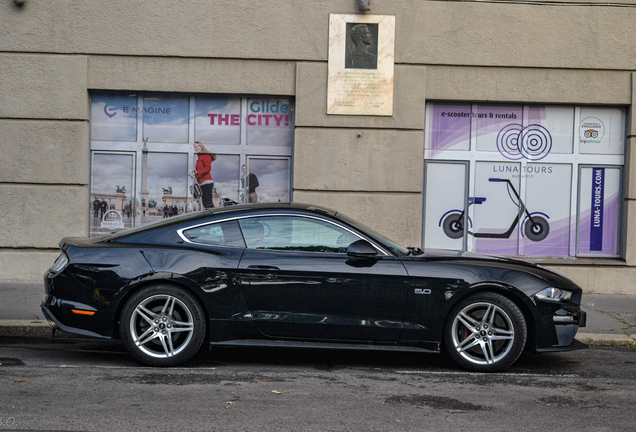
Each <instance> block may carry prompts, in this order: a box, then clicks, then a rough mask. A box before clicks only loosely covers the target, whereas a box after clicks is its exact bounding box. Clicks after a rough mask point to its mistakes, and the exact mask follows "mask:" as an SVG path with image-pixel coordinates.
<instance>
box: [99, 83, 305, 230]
mask: <svg viewBox="0 0 636 432" xmlns="http://www.w3.org/2000/svg"><path fill="white" fill-rule="evenodd" d="M90 137H91V142H90V147H91V155H92V157H91V172H92V176H91V203H90V206H89V207H90V218H91V224H90V232H89V235H99V234H103V233H106V232H113V231H117V230H121V229H125V228H128V227H133V226H138V225H143V224H146V223H150V222H153V221H155V220H158V219H161V218H166V217H172V216H174V215H177V214H182V213H187V212H191V211H199V210H201V209H203V208H204V207H207V208H210V207H219V206H226V205H236V204H238V203H247V202H289V201H291V190H292V189H291V166H292V143H293V137H294V107H293V100H291V99H289V98H279V97H259V98H248V97H240V96H223V95H200V94H199V95H187V94H173V93H140V92H135V93H131V92H107V91H96V92H93V93H92V94H91V119H90ZM196 142H200V143H201V145H197V146H196V147H195V143H196ZM195 148H198V149H199V151H196V150H195ZM204 154H205V156H204ZM200 159H203V160H204V162H202V163H201V164H199V163H198V162H199V160H200ZM202 165H204V166H202ZM250 174H251V175H250ZM249 179H253V180H252V182H251V184H249ZM124 189H125V192H123V191H124ZM250 195H251V198H250ZM102 197H105V198H107V201H108V203H107V205H108V209H109V210H110V209H111V207H112V210H116V211H117V212H119V213H118V217H117V220H116V221H110V222H109V223H107V224H105V225H103V222H104V220H103V216H104V214H103V212H102V211H101V198H102ZM95 198H100V209H99V211H98V212H97V217H95V212H94V210H93V204H94V200H95ZM110 216H112V217H114V216H115V214H114V213H111V215H110ZM120 219H121V220H120ZM102 225H103V226H102Z"/></svg>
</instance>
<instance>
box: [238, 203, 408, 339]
mask: <svg viewBox="0 0 636 432" xmlns="http://www.w3.org/2000/svg"><path fill="white" fill-rule="evenodd" d="M239 225H240V227H241V230H242V232H243V236H244V238H245V242H246V245H247V249H246V250H245V253H244V254H243V257H242V258H241V261H240V263H239V275H240V276H239V277H240V284H241V287H242V290H243V293H244V297H245V300H246V302H247V305H248V307H249V309H250V311H251V314H252V317H253V319H254V322H255V324H256V326H257V327H258V329H259V330H260V331H261V332H262V333H263V334H265V335H268V336H272V337H286V338H301V339H326V340H350V341H379V342H392V341H396V340H397V339H398V336H399V334H400V330H401V328H402V317H403V314H404V308H405V302H406V277H407V273H406V270H405V268H404V266H403V265H402V263H401V262H399V261H398V260H396V259H395V258H394V257H393V256H391V255H389V254H388V253H386V252H382V251H379V253H378V256H377V257H373V258H355V257H350V256H347V253H346V252H347V247H348V245H349V244H351V243H353V242H355V241H358V240H360V239H361V236H360V235H359V234H357V233H355V232H354V231H353V230H351V229H349V228H348V227H346V226H343V225H340V224H338V223H336V222H335V221H331V220H328V219H322V218H319V217H314V216H299V215H272V216H263V217H253V218H245V219H241V220H239Z"/></svg>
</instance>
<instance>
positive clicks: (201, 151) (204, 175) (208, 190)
mask: <svg viewBox="0 0 636 432" xmlns="http://www.w3.org/2000/svg"><path fill="white" fill-rule="evenodd" d="M194 151H195V152H196V154H197V164H196V166H195V170H194V171H195V172H194V174H195V176H196V180H197V183H198V184H199V186H201V201H202V203H203V207H204V208H206V209H207V208H212V207H214V202H213V200H212V190H213V189H214V181H213V180H212V175H211V174H210V170H211V169H212V162H213V161H215V160H216V155H215V154H214V153H211V152H209V151H208V149H206V148H205V146H204V145H203V144H201V143H200V142H199V141H196V142H195V143H194Z"/></svg>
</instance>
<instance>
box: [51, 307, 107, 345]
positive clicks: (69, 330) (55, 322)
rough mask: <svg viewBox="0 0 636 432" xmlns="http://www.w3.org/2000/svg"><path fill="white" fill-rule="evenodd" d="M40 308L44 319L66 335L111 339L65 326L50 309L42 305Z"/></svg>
mask: <svg viewBox="0 0 636 432" xmlns="http://www.w3.org/2000/svg"><path fill="white" fill-rule="evenodd" d="M40 308H41V309H42V313H43V314H44V317H45V318H46V320H47V321H48V322H49V324H51V326H53V327H54V328H58V329H60V330H62V331H64V332H66V333H71V334H77V335H82V336H88V337H93V338H99V339H110V337H108V336H102V335H100V334H98V333H95V332H92V331H88V330H84V329H80V328H76V327H70V326H67V325H64V324H62V323H61V322H60V320H58V319H57V318H55V315H53V313H52V312H51V311H50V310H49V308H48V307H46V306H44V305H41V306H40Z"/></svg>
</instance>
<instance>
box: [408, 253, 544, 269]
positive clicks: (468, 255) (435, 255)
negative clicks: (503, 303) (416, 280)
mask: <svg viewBox="0 0 636 432" xmlns="http://www.w3.org/2000/svg"><path fill="white" fill-rule="evenodd" d="M453 257H457V258H467V259H475V260H486V261H498V262H509V263H515V264H521V265H524V266H530V267H539V266H538V265H537V264H534V263H530V262H527V261H522V260H520V259H515V258H509V257H504V256H499V255H488V254H482V253H477V252H468V251H457V250H450V249H425V250H424V253H423V254H422V255H418V256H416V257H415V258H423V259H435V258H453Z"/></svg>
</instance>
